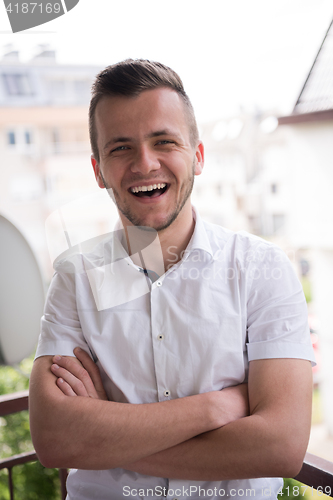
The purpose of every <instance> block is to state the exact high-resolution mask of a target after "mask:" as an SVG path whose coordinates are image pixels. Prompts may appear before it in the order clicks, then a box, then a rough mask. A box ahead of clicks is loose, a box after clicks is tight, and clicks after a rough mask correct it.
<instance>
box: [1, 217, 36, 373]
mask: <svg viewBox="0 0 333 500" xmlns="http://www.w3.org/2000/svg"><path fill="white" fill-rule="evenodd" d="M0 235H1V245H0V364H3V365H15V364H17V363H19V362H20V361H22V359H24V358H26V357H27V356H29V355H30V354H32V353H33V352H34V350H35V348H36V343H37V339H38V335H39V330H40V319H41V316H42V314H43V308H44V300H45V289H44V282H43V278H42V274H41V271H40V269H39V265H38V263H37V260H36V257H35V255H34V253H33V251H32V250H31V248H30V246H29V244H28V242H27V241H26V239H25V238H24V236H23V235H22V234H21V232H20V231H19V230H18V229H17V228H16V227H15V226H14V224H12V223H11V222H10V221H9V220H8V219H6V218H5V217H3V216H1V215H0Z"/></svg>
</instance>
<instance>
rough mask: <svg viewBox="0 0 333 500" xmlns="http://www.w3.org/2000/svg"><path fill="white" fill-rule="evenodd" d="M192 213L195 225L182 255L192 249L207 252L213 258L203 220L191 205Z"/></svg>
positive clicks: (186, 254)
mask: <svg viewBox="0 0 333 500" xmlns="http://www.w3.org/2000/svg"><path fill="white" fill-rule="evenodd" d="M192 213H193V219H194V221H195V227H194V231H193V234H192V237H191V239H190V241H189V244H188V245H187V248H186V250H185V253H184V257H187V256H189V255H190V254H191V253H192V252H193V251H194V250H202V251H204V252H206V253H208V254H209V255H210V256H211V258H212V259H213V258H214V253H213V250H212V246H211V244H210V241H209V238H208V235H207V231H206V228H205V224H204V221H203V220H202V218H201V217H200V215H199V212H198V211H197V209H196V208H195V207H193V206H192Z"/></svg>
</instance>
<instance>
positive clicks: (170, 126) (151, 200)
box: [92, 88, 203, 231]
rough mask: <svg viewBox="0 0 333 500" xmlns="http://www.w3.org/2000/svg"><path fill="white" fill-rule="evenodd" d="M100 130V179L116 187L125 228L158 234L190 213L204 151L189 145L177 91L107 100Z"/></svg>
mask: <svg viewBox="0 0 333 500" xmlns="http://www.w3.org/2000/svg"><path fill="white" fill-rule="evenodd" d="M96 130H97V143H98V149H99V154H100V161H99V162H98V163H97V161H96V160H95V159H94V158H92V164H93V168H94V172H95V176H96V180H97V182H98V185H99V186H100V187H101V188H103V187H106V188H112V190H113V193H114V197H115V200H116V203H117V207H118V209H119V211H120V216H121V218H122V221H123V223H124V224H128V221H129V222H130V223H132V224H133V225H136V226H148V227H152V228H154V229H155V230H157V231H160V230H162V229H165V228H166V227H168V226H170V225H171V224H172V222H173V221H174V220H175V219H176V218H178V216H179V217H181V216H182V214H183V212H185V211H186V210H188V209H189V208H190V198H189V196H190V194H191V191H192V187H193V180H194V175H198V174H200V173H201V171H202V167H203V146H202V144H201V143H199V144H198V146H197V148H196V149H194V148H193V147H192V146H191V143H190V135H189V127H188V123H187V119H186V112H185V108H184V103H183V101H182V99H181V97H180V96H179V95H178V94H177V93H176V92H174V91H173V90H171V89H168V88H157V89H154V90H146V91H144V92H142V93H141V94H140V95H139V96H138V97H123V96H116V97H104V98H102V99H101V101H100V102H99V103H98V105H97V108H96ZM124 217H125V218H126V219H127V221H126V219H124Z"/></svg>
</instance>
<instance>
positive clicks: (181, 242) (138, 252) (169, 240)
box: [122, 205, 195, 276]
mask: <svg viewBox="0 0 333 500" xmlns="http://www.w3.org/2000/svg"><path fill="white" fill-rule="evenodd" d="M184 208H185V207H184ZM122 222H123V225H124V232H125V237H126V246H127V249H126V250H127V251H128V253H129V255H131V258H132V260H133V262H134V263H135V264H137V265H139V266H140V267H144V268H146V269H150V270H152V271H154V272H156V273H157V274H158V275H159V276H161V275H162V274H163V273H164V272H166V271H167V270H168V269H169V268H170V267H172V266H173V265H175V264H177V262H179V261H180V260H181V258H182V256H183V253H184V250H185V249H186V247H187V245H188V244H189V241H190V239H191V237H192V234H193V231H194V227H195V220H194V218H193V213H192V207H191V205H189V206H188V207H186V211H184V212H182V213H181V214H179V216H178V217H177V219H176V220H175V221H174V222H173V223H172V224H171V225H170V226H169V227H167V228H166V229H164V230H162V231H159V232H158V233H157V232H156V231H155V230H153V229H152V231H149V230H148V231H146V230H142V229H139V228H137V227H136V226H133V225H131V224H124V221H122ZM124 243H125V242H124Z"/></svg>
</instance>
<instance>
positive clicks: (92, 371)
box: [73, 347, 108, 401]
mask: <svg viewBox="0 0 333 500" xmlns="http://www.w3.org/2000/svg"><path fill="white" fill-rule="evenodd" d="M73 352H74V354H75V356H76V357H77V359H78V360H79V361H80V362H81V364H82V366H83V367H84V368H85V369H86V370H87V372H88V374H89V375H90V378H91V380H92V382H93V384H94V387H95V389H96V392H97V393H98V396H99V399H104V400H106V401H107V399H108V398H107V395H106V393H105V390H104V386H103V382H102V379H101V374H100V372H99V369H98V366H97V365H96V363H94V361H93V360H92V359H91V357H90V356H89V354H88V353H87V352H86V351H84V350H83V349H81V348H80V347H76V348H75V349H74V351H73Z"/></svg>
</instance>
